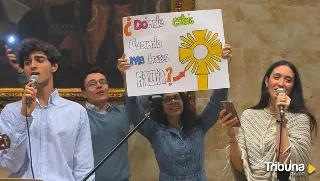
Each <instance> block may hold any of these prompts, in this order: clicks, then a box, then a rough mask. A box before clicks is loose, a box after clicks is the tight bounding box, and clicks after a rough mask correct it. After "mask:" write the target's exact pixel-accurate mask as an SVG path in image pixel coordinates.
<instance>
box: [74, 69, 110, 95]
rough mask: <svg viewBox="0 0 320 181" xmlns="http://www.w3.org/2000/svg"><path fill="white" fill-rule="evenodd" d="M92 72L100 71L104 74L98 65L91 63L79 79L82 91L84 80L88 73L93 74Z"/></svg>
mask: <svg viewBox="0 0 320 181" xmlns="http://www.w3.org/2000/svg"><path fill="white" fill-rule="evenodd" d="M93 73H100V74H102V75H104V73H103V71H102V69H101V68H100V67H99V66H97V65H92V66H91V67H89V68H88V70H87V71H86V72H85V73H84V74H83V75H82V76H81V79H80V88H81V90H82V91H83V90H84V89H85V87H84V80H85V79H86V78H87V77H88V75H89V74H93ZM104 76H105V75H104ZM105 77H106V76H105Z"/></svg>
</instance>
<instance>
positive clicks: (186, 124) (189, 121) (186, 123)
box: [151, 92, 197, 135]
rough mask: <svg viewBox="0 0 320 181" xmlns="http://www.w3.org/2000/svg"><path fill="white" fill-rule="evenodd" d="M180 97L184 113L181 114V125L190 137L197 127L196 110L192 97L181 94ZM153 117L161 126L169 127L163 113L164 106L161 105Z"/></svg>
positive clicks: (153, 113) (153, 112) (152, 114)
mask: <svg viewBox="0 0 320 181" xmlns="http://www.w3.org/2000/svg"><path fill="white" fill-rule="evenodd" d="M179 95H180V97H181V100H182V103H183V111H182V113H181V125H182V126H183V128H182V131H183V132H184V133H185V134H187V135H188V134H190V133H191V132H192V130H193V128H194V126H195V121H196V118H197V115H196V108H195V106H194V105H193V104H192V103H191V100H190V97H189V96H188V95H187V94H186V93H183V92H179ZM162 96H163V95H162ZM151 117H152V119H153V120H154V121H155V122H157V123H159V124H163V125H165V126H168V125H169V120H168V117H167V115H166V114H165V113H164V111H163V105H162V104H159V105H158V106H157V108H156V109H155V110H154V111H152V113H151Z"/></svg>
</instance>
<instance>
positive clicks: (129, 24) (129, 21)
mask: <svg viewBox="0 0 320 181" xmlns="http://www.w3.org/2000/svg"><path fill="white" fill-rule="evenodd" d="M130 26H131V18H130V17H128V18H127V24H126V25H125V26H124V28H123V33H124V34H125V35H126V36H131V35H132V33H131V31H129V28H130Z"/></svg>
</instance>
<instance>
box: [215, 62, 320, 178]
mask: <svg viewBox="0 0 320 181" xmlns="http://www.w3.org/2000/svg"><path fill="white" fill-rule="evenodd" d="M224 113H225V110H222V111H221V113H220V119H221V123H222V125H223V127H225V128H226V130H227V134H228V135H229V138H230V147H229V148H230V161H231V166H232V168H233V169H232V171H233V173H234V176H235V178H236V180H238V181H255V180H259V181H269V180H280V181H283V180H286V181H287V180H288V178H289V180H291V181H307V180H309V174H310V173H307V170H308V165H310V163H311V135H312V134H311V133H312V132H313V131H315V133H316V132H317V122H316V119H315V117H314V116H313V115H312V114H311V113H310V112H309V111H308V109H307V108H306V106H305V103H304V99H303V91H302V85H301V80H300V76H299V73H298V70H297V68H296V67H295V66H294V65H293V64H292V63H291V62H288V61H286V60H282V61H278V62H276V63H274V64H272V65H271V66H270V67H269V69H268V70H267V72H266V74H265V75H264V76H263V79H262V83H261V98H260V101H259V102H258V104H257V105H255V106H253V107H251V108H249V109H247V110H245V111H244V112H243V113H242V116H241V118H240V122H241V128H240V129H239V133H238V134H237V133H236V130H235V128H233V125H234V124H236V123H237V122H238V120H237V118H234V119H233V120H229V118H230V115H224ZM228 120H229V121H228ZM281 123H282V124H281ZM280 135H281V137H280ZM279 145H280V146H279ZM285 164H286V165H285Z"/></svg>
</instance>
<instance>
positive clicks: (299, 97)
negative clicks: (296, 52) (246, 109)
mask: <svg viewBox="0 0 320 181" xmlns="http://www.w3.org/2000/svg"><path fill="white" fill-rule="evenodd" d="M282 65H285V66H288V67H289V68H290V69H291V70H292V72H293V74H294V84H293V87H292V91H291V94H290V95H288V96H289V97H290V98H291V103H290V106H289V108H288V111H289V112H292V113H304V114H306V115H308V116H309V118H310V126H311V128H310V129H311V132H313V131H314V133H315V135H317V132H318V124H317V121H316V119H315V117H314V116H313V115H312V114H311V112H310V111H309V110H308V109H307V107H306V105H305V102H304V99H303V91H302V85H301V79H300V75H299V72H298V70H297V68H296V66H294V65H293V63H291V62H289V61H287V60H280V61H277V62H275V63H273V64H272V65H270V67H269V68H268V70H267V72H266V74H265V75H264V76H263V78H262V83H261V97H260V100H259V102H258V103H257V105H255V106H253V107H251V109H263V108H266V107H268V105H269V98H270V95H269V92H268V90H267V89H266V83H265V78H266V77H268V79H269V78H270V76H271V73H272V71H273V70H274V69H275V68H277V67H279V66H282Z"/></svg>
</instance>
